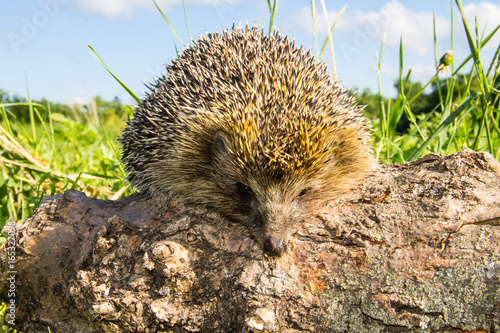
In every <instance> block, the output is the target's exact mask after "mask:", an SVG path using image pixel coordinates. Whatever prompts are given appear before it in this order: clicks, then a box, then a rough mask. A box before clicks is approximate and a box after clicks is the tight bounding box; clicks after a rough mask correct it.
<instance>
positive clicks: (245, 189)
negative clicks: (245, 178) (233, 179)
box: [236, 182, 252, 196]
mask: <svg viewBox="0 0 500 333" xmlns="http://www.w3.org/2000/svg"><path fill="white" fill-rule="evenodd" d="M236 186H237V187H238V191H239V192H240V193H241V194H243V195H246V196H249V195H252V189H251V188H250V187H249V186H247V185H245V184H243V183H240V182H238V183H237V184H236Z"/></svg>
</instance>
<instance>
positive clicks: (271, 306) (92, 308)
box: [0, 150, 500, 333]
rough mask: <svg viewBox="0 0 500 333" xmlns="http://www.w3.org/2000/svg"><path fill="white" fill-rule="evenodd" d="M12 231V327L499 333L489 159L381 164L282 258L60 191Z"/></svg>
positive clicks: (493, 167)
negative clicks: (13, 241) (14, 245)
mask: <svg viewBox="0 0 500 333" xmlns="http://www.w3.org/2000/svg"><path fill="white" fill-rule="evenodd" d="M14 229H15V230H14ZM6 231H10V235H11V236H12V238H10V240H11V241H12V240H13V239H14V238H15V241H16V248H15V251H14V252H15V253H14V256H15V261H12V260H11V259H13V258H12V253H11V252H12V251H10V250H12V246H10V247H9V243H10V242H6V243H5V244H4V245H3V247H4V251H1V252H0V259H1V260H0V265H1V268H2V281H1V284H0V291H1V293H2V295H4V296H2V297H3V299H4V300H5V301H6V302H7V304H9V302H10V300H14V307H15V311H14V312H9V311H8V315H7V316H6V320H8V319H9V318H14V319H13V321H12V323H14V324H15V327H16V328H17V329H18V330H20V332H47V331H48V330H47V327H50V329H51V332H82V333H83V332H252V331H266V330H267V331H276V332H381V331H384V332H431V331H432V332H434V331H440V332H464V331H470V332H472V331H476V332H482V331H486V332H500V282H499V281H500V163H499V162H498V161H496V160H495V159H494V158H493V157H492V156H491V155H489V154H488V153H478V152H474V151H472V150H464V151H461V152H459V153H456V154H452V155H448V156H441V155H437V154H429V155H427V156H425V157H423V158H421V159H419V160H416V161H413V162H409V163H404V164H394V165H384V166H381V168H380V170H379V171H378V172H377V173H376V174H375V175H373V176H371V177H369V178H368V179H366V180H365V181H364V183H363V184H361V185H360V186H359V187H357V188H356V189H354V190H353V191H352V192H351V193H347V194H346V195H345V197H343V198H340V199H339V200H338V201H335V202H331V203H329V204H328V205H327V206H326V207H325V208H324V210H323V211H321V212H318V213H317V214H315V215H314V216H311V217H310V219H308V221H307V223H305V224H304V225H303V226H302V227H301V229H300V230H298V231H297V233H296V234H295V235H294V237H292V240H291V242H290V246H289V249H288V251H287V252H286V253H285V255H284V256H282V257H280V258H270V257H267V256H265V255H264V254H263V252H262V249H261V248H260V247H259V246H258V245H257V243H256V242H255V241H254V240H253V239H252V238H251V237H250V233H249V232H248V231H247V230H246V229H245V228H244V227H243V226H241V225H238V224H236V223H233V222H230V221H227V220H225V219H223V218H222V217H220V216H218V215H217V214H214V213H211V212H207V211H206V210H204V209H202V208H200V207H190V206H185V205H183V204H182V203H181V202H179V201H173V202H171V203H170V204H168V205H166V204H165V203H161V202H158V201H155V200H154V199H147V198H145V197H141V196H140V195H134V196H130V197H126V198H123V199H120V200H116V201H103V200H97V199H94V198H88V197H86V196H85V195H84V194H83V193H80V192H77V191H66V192H65V193H64V194H60V195H57V196H54V197H50V198H47V199H45V200H44V201H43V202H42V203H41V204H40V207H39V208H37V209H36V210H35V211H34V213H33V215H32V216H31V217H30V218H29V219H28V220H26V221H24V222H23V223H21V224H19V225H16V226H15V227H14V226H8V227H7V228H6ZM10 245H12V243H11V244H10ZM7 250H9V251H7ZM12 276H13V278H12ZM8 278H10V279H8ZM12 290H14V293H15V296H14V297H8V296H7V295H8V293H9V291H12ZM9 314H10V315H11V317H9Z"/></svg>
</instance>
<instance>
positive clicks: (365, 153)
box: [120, 28, 375, 244]
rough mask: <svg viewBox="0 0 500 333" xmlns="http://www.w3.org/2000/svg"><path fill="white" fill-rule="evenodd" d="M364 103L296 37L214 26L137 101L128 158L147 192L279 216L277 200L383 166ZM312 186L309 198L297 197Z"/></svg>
mask: <svg viewBox="0 0 500 333" xmlns="http://www.w3.org/2000/svg"><path fill="white" fill-rule="evenodd" d="M360 109H361V108H360V107H358V106H357V105H356V103H355V100H354V98H353V97H349V96H348V94H347V91H346V90H345V89H343V88H340V87H338V86H337V85H336V83H334V82H332V80H331V77H330V75H329V74H328V73H327V70H326V65H325V64H323V63H320V62H318V61H317V60H316V59H315V58H314V57H313V56H312V55H311V54H310V52H306V51H304V50H303V49H302V48H297V47H295V46H294V44H293V42H291V41H289V40H288V39H287V38H286V37H282V36H280V35H279V34H277V33H275V34H273V35H271V36H266V35H264V34H263V33H262V32H259V31H258V30H257V29H256V28H247V29H246V30H241V29H233V30H228V31H224V32H222V33H214V34H208V35H206V36H204V37H202V38H200V39H199V40H198V41H197V42H195V43H194V44H193V45H192V46H190V47H188V48H187V49H186V50H184V51H183V53H181V54H180V56H179V58H178V59H175V60H173V61H172V63H171V64H170V65H169V66H167V74H166V75H165V76H164V77H162V78H161V79H159V80H158V82H156V84H155V85H154V87H153V90H152V91H151V94H150V95H149V96H148V97H147V98H146V99H145V100H144V101H143V102H142V103H141V105H139V106H138V108H137V110H136V113H135V118H134V119H132V120H131V121H130V122H129V124H128V127H127V128H126V129H125V131H124V133H123V135H122V137H121V138H120V140H121V142H122V145H123V162H124V163H125V166H126V169H127V171H128V174H129V180H130V182H131V183H132V185H134V186H135V187H136V188H138V189H140V190H141V191H144V192H147V193H150V194H164V195H166V196H178V197H182V198H184V199H186V200H187V201H189V202H194V203H198V204H204V205H206V206H208V207H212V208H213V209H215V210H216V211H218V212H220V213H222V214H224V215H226V216H228V217H230V218H237V219H240V218H241V219H245V216H246V217H248V219H249V220H252V219H253V220H255V219H261V220H263V221H264V222H265V223H263V224H264V225H265V224H266V223H275V222H273V221H274V220H275V219H277V217H276V216H278V215H279V214H277V213H276V212H271V211H273V210H276V209H277V208H273V207H280V208H279V209H277V210H279V211H280V212H281V213H282V214H285V215H286V214H288V213H286V212H288V211H290V212H292V211H293V212H295V211H302V210H303V209H302V208H300V207H302V206H304V207H306V206H307V207H310V206H312V205H313V199H314V200H320V199H321V200H327V199H330V198H333V197H335V196H336V195H338V194H339V193H341V192H342V191H344V190H345V189H346V188H348V187H349V186H350V185H351V184H352V183H353V182H355V181H356V180H358V179H359V178H361V177H362V176H363V175H364V174H366V173H367V172H368V171H370V170H371V169H372V168H373V166H374V165H375V161H374V159H373V157H372V155H371V151H370V148H369V147H368V142H367V141H368V138H369V128H368V125H367V124H366V123H365V121H364V120H363V118H362V116H361V113H360ZM241 184H243V186H244V187H241ZM244 188H248V189H250V191H251V192H250V193H251V194H252V196H245V195H242V194H241V193H240V192H241V191H242V189H244ZM305 188H307V189H308V191H306V192H308V193H311V194H308V196H309V199H307V198H305V199H304V198H302V197H301V199H300V200H298V199H297V196H298V195H299V193H305V191H304V189H305ZM309 189H311V190H309ZM243 192H244V191H243ZM277 198H279V200H281V201H282V202H283V205H285V206H283V205H281V203H280V204H278V203H277V201H276V200H278V199H277ZM228 200H229V201H231V200H233V201H232V202H230V203H228ZM246 200H254V201H255V202H254V204H252V205H253V206H252V207H254V209H255V211H248V212H247V208H248V207H247V208H245V207H246V206H245V205H246V204H247V203H246V202H245V201H246ZM275 201H276V202H275ZM273 202H274V203H273ZM306 202H309V203H310V204H308V205H305V203H306ZM286 204H288V205H292V206H294V207H295V205H299V206H300V205H302V206H300V207H299V206H297V207H299V208H300V209H299V208H296V209H295V210H290V209H289V207H288V208H287V207H286ZM304 209H305V208H304ZM245 212H247V213H245ZM290 214H291V213H290ZM249 215H251V216H249ZM266 216H274V217H273V218H268V217H266ZM285 217H286V216H285ZM289 218H290V220H297V219H298V218H297V217H296V216H289ZM270 219H271V220H273V219H274V220H273V221H270ZM266 221H267V222H266ZM276 223H278V222H276ZM280 223H282V222H279V223H278V224H280ZM292 224H293V223H292ZM270 229H273V230H275V229H276V228H274V227H273V228H270ZM276 230H282V229H280V228H277V229H276ZM271 243H273V242H271ZM274 243H277V244H280V240H279V239H278V240H275V241H274Z"/></svg>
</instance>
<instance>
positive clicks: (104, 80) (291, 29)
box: [0, 0, 500, 104]
mask: <svg viewBox="0 0 500 333" xmlns="http://www.w3.org/2000/svg"><path fill="white" fill-rule="evenodd" d="M157 3H158V4H159V6H160V7H161V9H162V10H163V12H164V14H165V15H166V16H167V18H168V19H169V20H170V22H171V23H172V25H173V27H174V28H175V29H176V31H177V32H178V34H179V36H180V38H181V39H182V42H181V41H180V40H179V39H178V38H177V37H176V36H175V35H174V33H173V32H172V30H171V29H170V27H169V26H168V24H167V23H166V21H165V20H164V18H163V17H162V15H161V14H160V13H159V11H158V10H157V9H156V7H155V5H154V3H153V1H152V0H0V90H8V91H13V92H16V93H19V94H22V95H27V94H28V92H29V94H30V96H31V98H32V99H35V100H36V99H41V98H47V99H48V100H50V101H53V102H60V103H68V104H73V103H86V102H88V101H89V100H90V99H91V98H92V97H94V96H97V95H99V96H101V97H102V98H104V99H105V100H111V99H113V98H115V97H118V98H119V99H120V101H122V102H123V103H128V104H133V103H134V102H133V100H132V99H131V98H130V96H129V95H128V94H127V93H126V92H125V90H124V89H123V88H122V87H121V86H120V85H119V84H118V83H117V82H116V81H115V80H114V79H113V78H112V76H111V75H110V74H109V73H108V72H107V71H106V70H105V69H104V68H103V66H102V65H101V64H100V63H99V62H98V61H97V60H96V58H95V57H94V56H93V55H92V53H91V52H90V50H89V48H88V45H90V46H91V47H92V48H93V49H94V50H95V51H96V52H97V53H98V54H99V56H100V57H101V58H102V59H103V61H104V62H105V63H106V64H107V65H108V67H109V68H110V70H111V71H112V72H113V73H114V74H115V75H116V76H117V77H118V78H119V79H120V80H122V81H123V82H124V83H125V84H126V85H127V86H128V87H129V88H131V89H132V90H133V91H134V92H135V93H136V94H137V95H138V96H140V97H143V96H144V95H145V93H146V92H147V88H146V87H145V84H147V83H150V82H153V81H154V80H155V77H158V76H160V75H161V74H164V73H165V65H166V64H168V63H169V61H170V60H171V59H172V58H174V57H175V56H176V52H177V51H176V50H178V51H180V50H182V49H184V48H185V47H187V43H188V42H189V39H190V37H189V36H190V35H191V38H193V39H196V38H197V37H199V36H201V35H203V34H205V33H208V32H215V31H221V30H223V29H226V28H228V27H231V26H232V24H233V22H234V23H236V24H238V23H242V24H243V25H245V24H246V23H248V24H249V25H253V24H255V23H257V24H258V25H259V26H261V27H263V28H264V31H266V32H267V31H268V30H269V18H270V14H269V8H268V4H267V1H266V0H257V1H250V0H191V1H190V0H186V12H187V18H188V19H187V20H188V22H189V33H188V27H187V24H186V17H185V14H184V6H183V3H182V1H181V0H158V1H157ZM325 4H326V8H327V16H328V20H329V22H330V24H332V23H333V22H334V21H335V18H336V17H337V15H338V13H339V11H340V10H341V9H342V7H343V6H344V5H346V4H347V8H346V10H345V12H344V13H343V15H342V16H341V18H340V20H339V21H338V24H337V26H336V27H335V29H334V31H333V34H332V37H333V40H334V50H335V51H334V52H335V62H336V69H337V76H338V79H339V80H340V81H341V83H342V85H345V86H347V87H355V88H357V89H358V90H363V89H366V88H369V89H370V90H371V91H372V92H377V91H378V89H379V88H378V77H377V71H376V61H377V60H376V59H377V57H378V58H380V50H381V45H382V40H383V36H384V32H385V34H386V39H385V47H384V51H383V55H382V59H381V82H382V84H381V87H382V93H383V94H384V95H385V96H390V95H393V94H394V92H395V90H394V88H393V85H394V81H395V80H396V78H397V77H398V75H399V66H400V64H399V48H400V41H401V39H402V41H403V50H404V64H403V71H404V73H405V75H406V73H407V72H408V70H409V69H411V70H412V74H411V79H412V80H413V81H420V82H424V83H425V82H427V81H428V80H429V79H430V78H431V77H432V76H433V75H434V74H435V73H436V67H435V61H436V60H435V51H434V37H433V35H434V32H433V16H434V15H435V25H436V39H437V44H436V45H437V46H436V49H437V57H438V58H440V57H441V55H443V54H444V53H446V51H448V50H450V49H451V48H452V38H451V36H452V35H453V36H454V39H453V49H454V51H455V64H460V63H461V62H462V61H463V60H464V59H465V58H466V57H467V56H468V55H469V54H470V53H469V52H468V45H467V40H466V38H465V33H464V29H463V24H462V21H461V19H460V16H459V12H458V8H457V6H456V4H455V1H444V0H432V1H431V0H420V1H410V0H400V1H373V0H358V1H350V2H341V1H333V0H325ZM462 4H463V6H464V10H465V13H466V15H467V18H468V20H469V24H470V26H471V27H473V23H474V19H475V17H477V20H478V24H479V33H480V34H483V33H486V34H487V33H489V32H491V31H492V30H493V29H494V28H495V27H496V26H497V25H499V24H500V2H499V1H498V0H495V1H491V0H490V1H469V0H462ZM315 10H316V31H317V42H315V40H314V27H313V21H312V15H311V1H292V0H278V3H277V11H276V17H275V21H274V27H275V28H277V29H278V30H279V31H280V33H281V34H283V35H288V36H290V37H294V38H295V43H296V45H302V47H304V48H306V49H312V50H313V52H316V51H317V46H316V45H318V47H319V48H321V46H322V44H323V42H324V41H325V38H326V37H327V29H326V23H325V14H324V13H323V10H322V6H321V2H320V1H315ZM452 15H453V24H452ZM452 30H453V34H452ZM499 43H500V31H499V32H498V33H497V35H496V37H495V38H494V39H492V40H490V42H489V43H488V45H487V46H486V47H485V48H484V49H483V50H482V53H481V54H482V56H481V57H482V59H483V61H484V62H485V64H484V65H483V66H484V67H486V68H487V67H488V66H489V64H490V63H491V61H492V59H493V56H494V54H495V51H496V49H497V47H498V45H499ZM321 59H322V60H323V61H326V62H327V63H331V53H330V50H329V49H328V48H327V50H326V51H325V52H324V53H323V55H322V57H321ZM467 68H470V66H468V67H467ZM443 75H444V76H446V73H444V74H443Z"/></svg>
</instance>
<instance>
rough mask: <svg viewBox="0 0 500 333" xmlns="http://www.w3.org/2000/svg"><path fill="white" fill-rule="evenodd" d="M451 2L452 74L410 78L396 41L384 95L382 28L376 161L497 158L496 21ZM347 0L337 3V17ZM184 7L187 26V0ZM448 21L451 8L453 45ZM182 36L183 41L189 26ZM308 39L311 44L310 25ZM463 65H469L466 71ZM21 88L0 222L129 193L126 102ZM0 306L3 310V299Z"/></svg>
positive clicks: (9, 104)
mask: <svg viewBox="0 0 500 333" xmlns="http://www.w3.org/2000/svg"><path fill="white" fill-rule="evenodd" d="M267 3H268V7H269V11H270V20H269V27H270V29H269V32H270V33H271V32H272V30H273V27H274V18H275V15H276V3H277V1H276V0H274V1H272V2H271V1H270V0H267ZM455 3H456V6H457V7H458V9H459V13H460V21H461V22H460V24H461V25H462V26H463V31H464V34H465V36H466V37H467V40H468V43H469V49H470V55H469V56H468V57H466V58H465V59H463V60H462V59H457V61H452V62H451V63H450V64H449V67H450V70H451V76H449V77H447V78H442V77H441V73H442V71H441V70H440V71H437V72H436V74H435V75H434V76H433V77H431V78H429V81H428V82H427V83H426V84H425V85H423V86H422V85H419V84H416V83H414V82H412V80H411V74H412V71H411V69H410V70H409V71H408V72H403V68H404V66H403V64H404V58H405V57H404V40H403V39H401V41H400V49H399V55H400V57H399V59H400V60H399V61H400V64H399V76H398V78H397V80H396V86H397V87H398V95H397V96H396V97H395V98H391V99H387V98H385V97H384V96H383V92H382V89H381V86H382V84H381V77H380V70H381V66H382V59H383V54H384V46H385V36H384V38H383V40H382V41H381V49H380V52H379V54H378V55H377V61H376V66H377V72H378V80H379V91H378V93H377V95H376V102H374V103H373V105H371V106H372V107H373V109H374V110H375V111H374V112H373V113H371V114H368V117H370V118H371V120H372V123H373V147H374V151H375V153H376V155H377V157H378V159H379V160H380V162H381V163H394V162H406V161H411V160H414V159H416V158H418V157H421V156H423V155H425V154H427V153H429V152H435V153H440V154H449V153H453V152H456V151H458V150H461V149H464V148H472V149H474V150H478V151H487V152H489V153H491V154H492V155H493V156H494V157H495V158H497V159H499V158H500V130H499V116H500V110H499V104H500V101H499V99H500V93H499V89H500V78H499V65H500V46H499V47H498V48H497V50H496V53H495V55H494V56H493V58H492V59H491V60H490V61H489V62H486V63H483V62H482V59H481V49H482V48H483V47H484V46H485V45H486V44H487V43H488V42H489V41H490V40H491V38H492V37H493V35H495V34H496V33H497V32H498V30H499V28H500V26H497V27H496V28H495V29H494V30H493V31H492V32H491V33H490V34H489V35H487V36H484V35H483V34H482V33H480V32H479V31H478V25H477V22H475V23H474V24H473V25H471V24H470V22H467V20H466V19H465V15H464V12H463V8H462V4H461V1H460V0H456V1H455ZM155 4H156V2H155ZM321 4H322V7H324V3H323V1H321ZM452 5H454V4H453V1H452ZM156 6H157V8H158V10H159V12H160V14H161V15H162V16H163V17H164V19H165V20H166V22H167V24H168V25H169V26H170V28H171V29H172V31H173V32H174V34H175V36H176V37H177V38H178V40H179V41H180V43H181V44H182V45H183V46H186V44H185V43H184V41H182V39H181V38H180V37H179V35H178V34H177V32H176V31H175V29H174V27H173V26H172V25H171V24H170V21H169V20H168V18H167V17H166V16H165V15H164V13H163V12H162V11H161V9H160V7H159V6H158V5H157V4H156ZM345 9H346V7H345V6H344V8H342V10H341V11H340V13H339V17H340V16H341V15H342V13H343V12H344V11H345ZM184 12H185V15H186V25H187V29H188V31H189V24H188V20H187V11H186V6H185V3H184ZM311 15H312V18H313V22H315V20H316V16H315V5H314V0H313V1H311ZM339 17H337V19H336V21H335V22H334V23H333V25H332V26H330V24H329V23H328V22H325V24H327V25H328V27H329V29H328V31H329V36H331V31H332V30H333V29H334V27H335V24H336V23H337V22H338V19H339ZM455 23H456V22H455V21H454V18H453V13H452V16H451V24H452V29H451V31H452V35H451V36H450V38H451V45H453V41H454V36H453V31H454V29H453V25H454V24H455ZM314 24H315V23H314ZM314 31H316V29H314ZM434 31H435V26H434ZM435 36H436V33H435ZM189 38H190V41H191V37H190V33H189ZM314 39H315V45H316V47H317V45H318V44H317V38H316V33H314ZM327 45H330V50H331V52H332V55H333V43H332V39H331V37H329V38H327V40H325V42H324V43H323V44H322V47H321V49H317V50H316V54H317V55H318V56H319V57H321V54H322V53H323V51H324V50H325V49H326V47H327ZM89 47H90V46H89ZM434 49H435V58H436V61H435V62H436V63H435V65H436V68H437V67H438V66H439V65H440V60H439V57H438V54H437V49H438V45H437V39H436V37H435V38H434ZM90 50H91V52H92V53H93V54H94V56H95V57H96V58H97V59H98V61H99V62H100V63H101V64H102V65H103V66H104V67H105V69H106V70H107V71H108V72H109V73H110V74H111V75H112V76H113V77H114V78H115V79H116V80H117V82H118V83H119V84H120V85H122V87H123V88H124V89H125V90H126V91H128V92H129V94H130V95H131V96H132V97H133V98H134V99H135V100H136V101H139V99H138V97H137V96H136V95H134V93H133V92H132V91H131V90H130V89H129V88H128V87H127V86H126V85H125V84H124V83H123V82H121V81H120V80H119V79H118V78H117V77H116V76H115V75H113V73H112V72H111V70H110V69H109V68H108V67H107V66H106V65H105V64H104V62H103V61H102V60H101V59H100V58H99V56H98V55H97V53H96V52H95V51H94V50H93V49H92V48H91V47H90ZM332 58H333V62H332V66H333V68H335V62H334V57H332ZM448 60H449V59H448ZM96 65H97V64H96ZM442 65H443V64H442ZM468 66H470V69H469V70H465V68H467V67H468ZM431 85H433V86H434V87H435V90H436V91H437V102H435V104H434V105H431V108H430V109H429V110H428V111H427V112H425V113H418V112H417V108H418V106H419V103H421V100H422V97H423V96H424V95H425V94H424V90H425V89H426V88H427V87H429V86H431ZM27 91H28V95H27V96H22V97H21V98H19V99H14V100H13V99H12V98H10V97H7V95H8V93H9V92H7V91H0V229H1V228H3V226H4V225H5V223H6V222H7V221H16V222H17V221H21V220H25V219H26V218H28V217H29V216H30V214H31V213H32V212H33V210H34V209H35V208H36V207H37V206H38V204H39V203H40V201H41V200H42V199H43V198H44V197H46V196H49V195H53V194H57V193H61V192H62V191H64V190H67V189H76V190H79V191H84V192H85V193H86V194H87V195H89V196H95V197H98V198H100V199H116V198H119V197H121V196H124V195H129V194H131V193H132V191H131V189H130V188H129V187H128V186H127V184H126V182H125V180H124V179H125V175H124V170H123V167H122V165H121V164H120V162H119V149H118V146H117V141H116V137H117V135H118V134H119V132H120V129H121V128H122V127H123V126H124V124H125V120H126V119H127V118H128V117H130V116H131V114H132V108H131V107H129V106H121V105H118V104H116V103H115V104H113V103H111V102H104V101H102V100H100V99H99V98H96V99H94V100H93V101H92V102H91V103H89V105H86V106H83V107H80V108H78V107H70V106H61V105H54V104H51V103H47V102H34V101H32V100H31V98H30V96H29V88H27ZM403 118H406V119H408V122H409V127H408V129H407V130H406V131H404V132H401V131H398V126H399V125H400V124H401V121H402V119H403ZM3 236H4V237H0V244H1V243H3V242H4V241H5V234H4V235H3ZM4 310H5V309H4ZM0 312H3V311H2V307H1V304H0Z"/></svg>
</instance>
